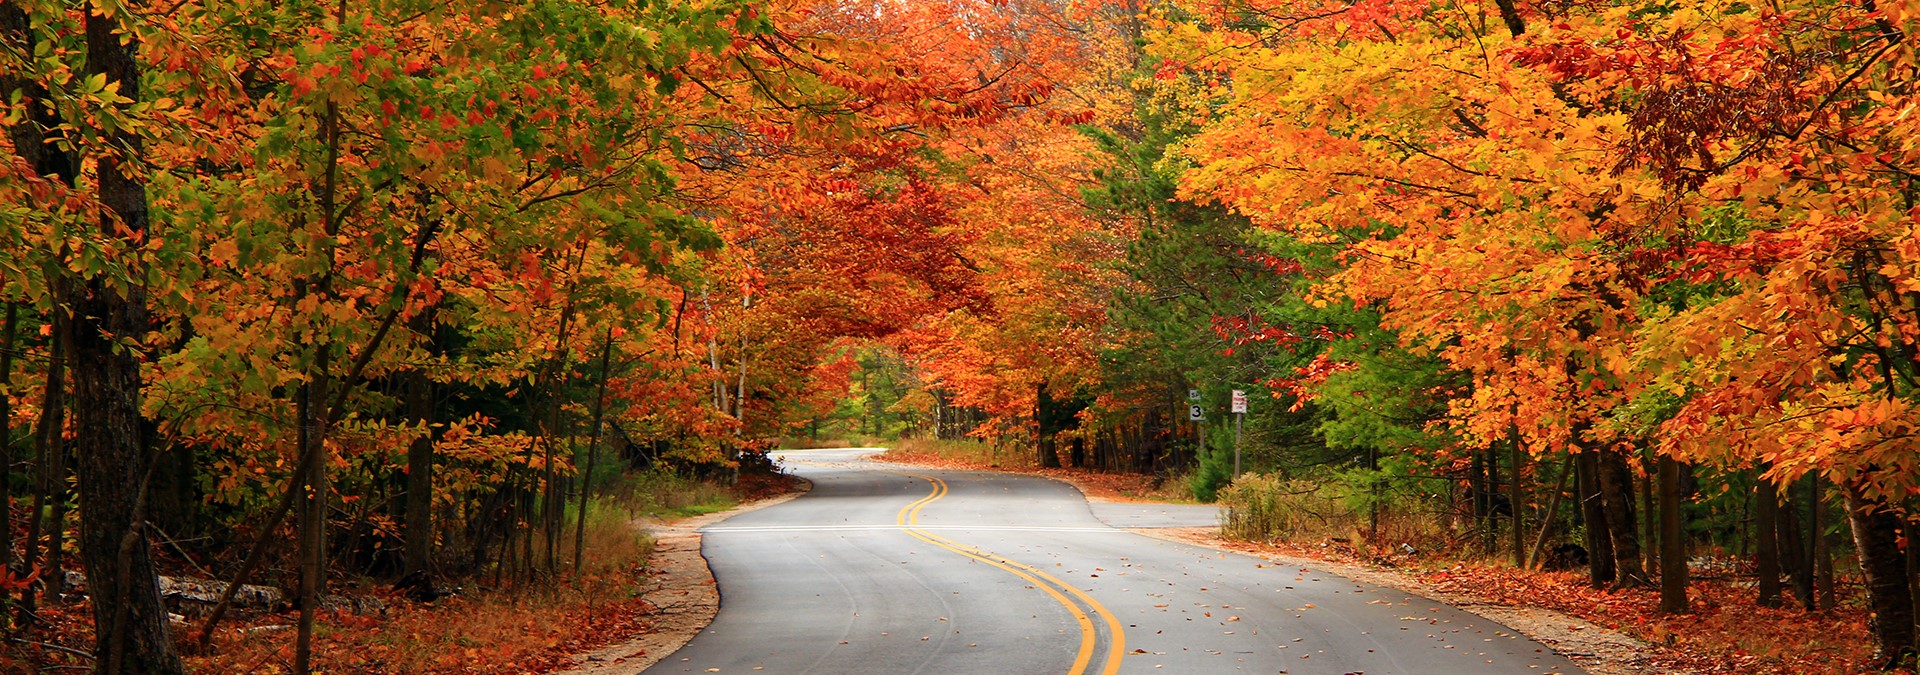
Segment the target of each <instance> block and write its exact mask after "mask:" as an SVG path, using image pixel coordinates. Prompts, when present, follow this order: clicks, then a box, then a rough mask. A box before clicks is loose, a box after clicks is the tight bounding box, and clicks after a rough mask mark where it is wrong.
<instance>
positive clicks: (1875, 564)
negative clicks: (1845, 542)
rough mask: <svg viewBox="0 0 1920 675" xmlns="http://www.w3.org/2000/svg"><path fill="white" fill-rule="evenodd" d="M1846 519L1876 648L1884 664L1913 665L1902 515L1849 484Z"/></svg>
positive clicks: (1911, 599)
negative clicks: (1869, 610) (1864, 592)
mask: <svg viewBox="0 0 1920 675" xmlns="http://www.w3.org/2000/svg"><path fill="white" fill-rule="evenodd" d="M1842 492H1843V493H1844V494H1845V495H1846V499H1847V521H1848V523H1849V524H1851V525H1852V526H1853V544H1854V550H1855V552H1856V553H1857V554H1858V555H1859V557H1860V572H1861V575H1862V576H1864V577H1866V586H1867V605H1868V607H1869V608H1870V609H1871V611H1872V613H1871V614H1870V617H1871V619H1870V620H1869V622H1868V625H1869V628H1870V632H1871V633H1872V635H1873V643H1874V651H1875V654H1876V656H1877V657H1878V658H1879V659H1881V661H1882V663H1883V665H1884V666H1886V667H1889V668H1891V667H1897V666H1906V665H1911V664H1912V662H1913V657H1914V633H1913V631H1914V626H1913V619H1914V612H1913V592H1912V590H1911V589H1910V588H1909V587H1908V583H1907V563H1906V556H1905V555H1904V554H1903V553H1901V551H1900V541H1899V538H1900V529H1901V519H1900V516H1899V514H1898V513H1896V512H1894V510H1893V509H1891V508H1888V507H1887V506H1886V505H1885V504H1881V503H1878V502H1876V501H1873V500H1871V499H1869V498H1867V497H1866V496H1865V495H1864V494H1862V492H1861V490H1860V488H1858V487H1855V486H1847V487H1846V489H1845V490H1843V491H1842Z"/></svg>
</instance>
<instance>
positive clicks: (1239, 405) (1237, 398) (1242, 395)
mask: <svg viewBox="0 0 1920 675" xmlns="http://www.w3.org/2000/svg"><path fill="white" fill-rule="evenodd" d="M1246 411H1247V392H1244V391H1240V390H1238V389H1235V390H1233V412H1236V413H1244V412H1246Z"/></svg>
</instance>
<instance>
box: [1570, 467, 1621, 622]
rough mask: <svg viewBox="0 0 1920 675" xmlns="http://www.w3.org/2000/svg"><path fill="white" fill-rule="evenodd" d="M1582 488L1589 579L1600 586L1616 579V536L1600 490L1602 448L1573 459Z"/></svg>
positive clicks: (1581, 506)
mask: <svg viewBox="0 0 1920 675" xmlns="http://www.w3.org/2000/svg"><path fill="white" fill-rule="evenodd" d="M1573 466H1574V470H1575V472H1576V474H1577V476H1576V480H1575V482H1576V483H1578V485H1579V488H1580V517H1581V519H1582V520H1583V521H1585V523H1586V526H1587V581H1588V582H1589V583H1591V584H1593V587H1594V588H1599V587H1601V586H1605V585H1607V584H1611V583H1613V579H1614V576H1615V572H1616V571H1617V570H1615V569H1614V567H1613V538H1612V536H1611V535H1609V534H1608V532H1609V531H1610V530H1609V529H1608V528H1607V509H1606V497H1605V496H1604V495H1602V494H1601V491H1600V451H1598V450H1588V451H1586V452H1582V453H1580V455H1579V458H1578V459H1577V460H1575V461H1574V465H1573Z"/></svg>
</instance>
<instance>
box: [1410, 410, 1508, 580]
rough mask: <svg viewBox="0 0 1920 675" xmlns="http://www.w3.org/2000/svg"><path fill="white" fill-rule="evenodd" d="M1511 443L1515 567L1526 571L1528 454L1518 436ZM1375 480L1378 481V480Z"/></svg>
mask: <svg viewBox="0 0 1920 675" xmlns="http://www.w3.org/2000/svg"><path fill="white" fill-rule="evenodd" d="M1509 442H1510V443H1511V444H1512V445H1511V447H1510V448H1509V450H1508V454H1510V455H1512V457H1513V479H1512V480H1509V481H1507V487H1508V494H1507V501H1510V502H1513V518H1512V522H1513V533H1512V535H1513V566H1514V567H1517V568H1521V569H1525V568H1526V566H1527V534H1526V532H1525V531H1524V529H1523V528H1524V523H1523V522H1522V518H1521V516H1520V514H1521V513H1522V512H1523V511H1524V509H1522V508H1521V505H1523V504H1525V503H1526V495H1525V491H1524V490H1523V489H1522V486H1521V482H1520V477H1521V476H1523V475H1525V472H1524V471H1523V469H1525V468H1526V453H1525V452H1523V451H1522V450H1521V449H1520V439H1519V436H1518V434H1515V435H1514V437H1513V440H1511V441H1509ZM1375 480H1378V479H1377V478H1376V479H1375ZM1375 502H1376V503H1378V498H1377V497H1376V498H1375Z"/></svg>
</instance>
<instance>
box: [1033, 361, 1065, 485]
mask: <svg viewBox="0 0 1920 675" xmlns="http://www.w3.org/2000/svg"><path fill="white" fill-rule="evenodd" d="M1034 394H1035V395H1034V399H1033V420H1034V422H1035V425H1034V427H1035V429H1036V430H1037V431H1036V435H1035V437H1034V444H1033V445H1034V448H1035V452H1037V453H1038V455H1039V456H1038V457H1037V458H1036V459H1038V460H1040V466H1041V467H1042V468H1047V469H1057V468H1060V453H1059V452H1058V451H1057V449H1056V448H1055V447H1054V435H1053V434H1054V429H1053V425H1051V424H1049V423H1048V420H1049V419H1051V418H1052V416H1053V399H1052V398H1051V397H1049V396H1048V395H1047V383H1045V382H1041V383H1040V384H1039V386H1037V387H1035V388H1034Z"/></svg>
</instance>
